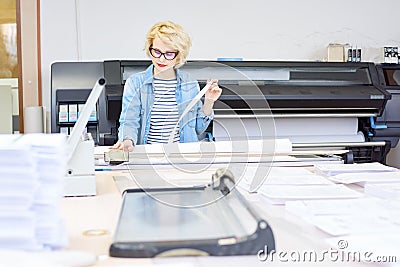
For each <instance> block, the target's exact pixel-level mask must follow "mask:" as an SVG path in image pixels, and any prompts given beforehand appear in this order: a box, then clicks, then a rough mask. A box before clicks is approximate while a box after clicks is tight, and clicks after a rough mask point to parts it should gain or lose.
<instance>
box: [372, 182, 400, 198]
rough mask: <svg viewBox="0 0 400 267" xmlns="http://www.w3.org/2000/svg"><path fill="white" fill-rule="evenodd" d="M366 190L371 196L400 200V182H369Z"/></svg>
mask: <svg viewBox="0 0 400 267" xmlns="http://www.w3.org/2000/svg"><path fill="white" fill-rule="evenodd" d="M364 192H365V194H367V195H370V196H376V197H380V198H387V199H398V200H399V201H400V182H389V183H384V182H382V183H369V182H368V183H367V184H366V185H365V188H364Z"/></svg>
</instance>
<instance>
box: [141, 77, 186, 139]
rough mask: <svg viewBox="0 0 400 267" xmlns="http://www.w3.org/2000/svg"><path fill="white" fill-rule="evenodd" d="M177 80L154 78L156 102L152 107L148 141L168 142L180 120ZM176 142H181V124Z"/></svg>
mask: <svg viewBox="0 0 400 267" xmlns="http://www.w3.org/2000/svg"><path fill="white" fill-rule="evenodd" d="M176 84H177V80H176V79H174V80H162V79H154V81H153V87H154V104H153V107H152V109H151V118H150V130H149V134H148V137H147V143H148V144H152V143H164V144H166V143H168V140H169V136H170V135H171V132H172V131H173V130H174V128H175V125H176V124H177V123H178V120H179V113H178V104H177V103H176V96H175V91H176ZM173 141H174V142H179V125H178V126H177V127H176V131H175V133H174V139H173Z"/></svg>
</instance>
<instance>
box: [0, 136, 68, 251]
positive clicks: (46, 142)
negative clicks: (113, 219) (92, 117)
mask: <svg viewBox="0 0 400 267" xmlns="http://www.w3.org/2000/svg"><path fill="white" fill-rule="evenodd" d="M65 144H66V137H65V136H64V135H58V134H54V135H46V134H27V135H3V136H0V248H12V249H27V250H37V249H57V248H61V247H64V246H65V245H66V231H65V228H64V225H63V223H62V220H61V216H60V212H59V205H60V201H61V199H62V196H63V177H64V174H65V171H66V165H65V162H64V161H65V160H64V158H65V151H66V150H65Z"/></svg>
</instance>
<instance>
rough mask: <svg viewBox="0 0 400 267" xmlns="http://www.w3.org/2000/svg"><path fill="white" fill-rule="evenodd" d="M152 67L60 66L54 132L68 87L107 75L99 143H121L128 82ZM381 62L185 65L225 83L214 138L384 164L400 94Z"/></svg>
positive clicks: (200, 76) (55, 70) (130, 63)
mask: <svg viewBox="0 0 400 267" xmlns="http://www.w3.org/2000/svg"><path fill="white" fill-rule="evenodd" d="M149 64H150V61H143V60H126V61H120V60H112V61H104V62H87V63H85V62H77V63H71V62H66V63H63V62H59V63H55V64H53V66H52V132H58V131H59V126H60V124H59V122H58V116H57V114H58V105H59V103H64V102H65V101H67V100H68V101H70V100H71V101H72V100H74V97H73V96H72V95H76V92H75V93H69V91H68V90H69V89H74V90H77V87H80V88H82V87H83V86H82V85H83V84H84V82H83V81H82V80H85V81H88V80H91V78H93V79H92V80H93V81H95V80H96V79H97V78H98V77H99V76H104V77H105V78H106V80H107V85H106V88H105V91H104V92H103V94H102V95H101V97H100V99H99V102H98V107H97V108H98V112H97V116H98V120H97V124H95V127H96V130H97V142H98V144H100V145H111V144H113V143H114V142H115V141H116V139H117V129H118V126H119V125H118V119H119V113H120V111H121V101H122V93H123V87H124V84H125V81H126V79H127V78H128V77H129V76H130V75H132V74H133V73H136V72H139V71H143V70H145V69H146V67H147V66H148V65H149ZM379 67H380V66H377V65H375V64H373V63H351V62H349V63H336V62H335V63H327V62H289V61H283V62H277V61H274V62H268V61H224V62H218V61H189V62H187V64H185V65H184V66H183V67H182V68H181V69H182V70H183V71H186V72H189V73H190V74H191V75H192V76H193V77H194V78H196V79H197V80H198V81H199V83H200V86H201V87H203V86H204V85H205V82H206V80H207V79H209V78H215V79H218V80H219V85H220V87H221V88H223V93H222V95H221V97H220V99H219V101H218V102H216V103H215V106H214V111H215V118H214V120H213V122H212V124H211V125H210V127H209V129H208V132H209V133H210V135H209V136H212V139H213V140H216V141H218V140H241V139H258V138H288V139H290V140H291V142H292V144H293V149H294V150H296V149H299V150H305V149H307V150H311V151H312V150H316V151H318V150H320V149H321V148H323V149H324V150H329V149H333V150H337V149H345V150H348V151H349V153H347V154H345V161H348V162H352V161H354V162H370V161H379V162H383V163H384V162H385V160H386V155H387V153H388V152H389V150H390V148H391V147H394V146H396V145H397V142H398V139H399V136H400V135H398V134H397V131H396V130H393V129H391V127H392V126H394V127H398V125H400V116H397V115H396V114H397V113H398V112H394V111H393V110H388V109H387V107H391V109H394V108H395V105H393V104H395V103H392V104H390V103H391V101H396V103H397V98H396V99H394V100H393V99H391V96H392V94H391V93H390V92H389V91H387V90H385V86H383V85H384V82H383V81H382V79H383V78H384V76H382V74H380V73H381V72H382V71H380V68H379ZM68 73H71V75H70V76H69V75H68ZM97 74H98V76H97V77H95V76H96V75H97ZM68 76H69V77H68ZM84 76H85V77H84ZM89 76H93V77H89ZM67 77H68V78H67ZM76 80H79V82H77V81H76ZM68 81H69V82H70V83H71V81H73V82H72V83H74V85H72V86H71V85H68V84H67V83H68ZM91 86H92V85H91V84H88V86H87V88H91ZM82 89H83V88H82ZM386 89H387V88H386ZM58 90H61V92H62V93H60V92H58ZM71 92H72V91H71ZM67 95H68V96H67ZM83 98H84V97H83ZM75 100H76V99H75ZM83 101H84V100H83ZM399 104H400V103H399ZM382 115H383V116H382ZM386 118H389V119H390V123H387V122H388V121H387V120H386ZM396 129H397V128H396Z"/></svg>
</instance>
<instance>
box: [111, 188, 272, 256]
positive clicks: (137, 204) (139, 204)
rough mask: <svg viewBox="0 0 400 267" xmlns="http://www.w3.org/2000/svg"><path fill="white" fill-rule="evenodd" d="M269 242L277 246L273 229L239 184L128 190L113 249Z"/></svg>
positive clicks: (209, 250)
mask: <svg viewBox="0 0 400 267" xmlns="http://www.w3.org/2000/svg"><path fill="white" fill-rule="evenodd" d="M227 190H228V191H227ZM201 203H203V204H201ZM193 206H195V207H193ZM266 248H267V251H266V252H267V253H269V252H270V251H271V250H274V249H275V241H274V236H273V233H272V230H271V228H270V226H269V225H268V223H267V222H266V221H265V220H263V219H261V218H260V217H259V216H258V214H257V213H256V212H255V211H254V210H253V209H252V207H251V206H250V205H249V204H248V203H247V201H246V200H245V199H244V198H243V196H242V195H241V194H240V193H239V192H237V190H236V189H235V188H234V187H231V189H229V188H228V187H221V186H220V187H215V186H205V187H186V188H160V189H154V188H153V189H150V190H143V189H129V190H127V191H126V192H125V193H124V195H123V204H122V208H121V212H120V217H119V220H118V224H117V228H116V232H115V235H114V239H113V242H112V244H111V246H110V251H109V253H110V256H112V257H124V258H149V257H162V256H206V255H210V256H229V255H256V254H257V253H258V252H259V251H260V250H263V251H265V249H266Z"/></svg>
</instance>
